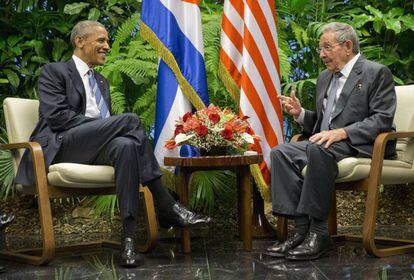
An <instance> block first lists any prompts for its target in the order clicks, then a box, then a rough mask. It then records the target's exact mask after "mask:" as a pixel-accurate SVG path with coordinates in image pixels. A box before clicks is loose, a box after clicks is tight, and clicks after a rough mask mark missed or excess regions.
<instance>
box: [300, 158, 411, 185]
mask: <svg viewBox="0 0 414 280" xmlns="http://www.w3.org/2000/svg"><path fill="white" fill-rule="evenodd" d="M306 168H307V167H306V166H305V168H304V169H303V170H302V175H303V176H305V174H306ZM370 168H371V159H370V158H355V157H349V158H345V159H343V160H341V161H339V162H338V176H337V178H336V180H335V182H336V183H342V182H349V181H356V180H360V179H364V178H367V177H368V175H369V171H370ZM406 182H414V167H413V165H412V164H409V163H407V162H404V161H400V160H384V166H383V169H382V178H381V183H383V184H391V183H392V184H400V183H401V184H402V183H406Z"/></svg>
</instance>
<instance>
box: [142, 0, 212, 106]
mask: <svg viewBox="0 0 414 280" xmlns="http://www.w3.org/2000/svg"><path fill="white" fill-rule="evenodd" d="M162 1H166V0H162ZM150 2H151V4H147V5H146V6H145V8H146V9H147V10H148V11H147V13H144V14H143V15H142V21H143V22H145V23H146V24H147V25H148V26H149V27H150V28H151V29H152V30H153V31H154V32H155V33H156V34H157V35H159V36H158V38H159V40H160V41H161V42H162V43H163V44H164V45H165V46H166V47H167V48H168V50H169V51H170V52H171V53H172V54H173V56H174V58H175V60H176V62H177V64H178V66H179V68H180V71H181V73H182V74H183V76H184V77H185V78H186V79H187V81H188V82H189V83H190V85H191V86H192V87H193V88H194V90H195V91H196V92H197V93H199V96H200V98H201V99H202V101H203V103H204V104H208V93H207V82H206V80H205V79H202V80H200V79H199V78H198V77H200V76H204V77H205V76H206V74H205V67H199V65H204V58H203V55H202V54H201V53H200V52H199V50H198V49H197V48H195V47H194V44H193V43H192V42H191V41H190V40H189V38H187V37H186V35H185V34H184V32H183V31H182V30H183V29H181V28H180V24H179V23H178V22H177V19H176V17H175V14H173V13H172V12H171V11H170V10H169V9H167V8H166V7H165V6H164V5H163V3H161V2H160V1H159V0H151V1H150ZM173 2H174V3H181V4H187V5H188V6H189V7H190V8H191V7H197V6H195V5H194V4H189V3H185V2H181V1H173ZM144 3H149V2H148V1H145V2H144ZM169 8H171V9H172V6H171V4H170V7H169ZM173 10H174V12H175V11H176V10H177V9H176V8H174V9H173ZM151 15H157V16H156V17H155V16H151ZM179 15H180V16H179V18H183V17H184V15H185V12H184V11H180V12H179ZM181 24H183V23H181ZM189 24H194V23H193V22H187V26H188V25H189ZM185 29H186V28H184V30H185ZM159 30H168V32H169V34H168V35H169V36H167V35H166V34H165V32H164V34H163V33H162V32H160V31H159ZM192 33H194V32H192ZM188 62H191V63H188Z"/></svg>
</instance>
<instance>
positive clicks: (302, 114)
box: [294, 108, 305, 125]
mask: <svg viewBox="0 0 414 280" xmlns="http://www.w3.org/2000/svg"><path fill="white" fill-rule="evenodd" d="M294 119H295V121H296V122H297V123H298V124H300V125H303V122H304V119H305V109H303V108H302V109H301V110H300V114H299V116H298V117H297V118H294Z"/></svg>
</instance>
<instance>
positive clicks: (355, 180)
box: [277, 85, 414, 257]
mask: <svg viewBox="0 0 414 280" xmlns="http://www.w3.org/2000/svg"><path fill="white" fill-rule="evenodd" d="M396 93H397V110H396V113H395V118H394V123H395V124H396V130H397V131H396V132H386V133H381V134H379V135H378V136H377V138H376V140H375V144H374V150H373V155H372V159H370V158H355V157H349V158H345V159H343V160H341V161H340V162H338V171H339V172H338V176H337V178H336V181H335V187H336V190H363V191H366V192H367V198H366V201H365V216H364V223H363V233H362V237H358V236H354V235H348V234H346V235H337V217H336V210H337V209H336V196H335V197H334V200H333V204H332V207H331V211H330V214H329V218H328V227H329V231H330V233H331V235H333V237H334V239H335V240H353V241H355V240H362V243H363V246H364V248H365V250H366V251H367V253H369V254H371V255H373V256H376V257H386V256H391V255H397V254H404V253H408V252H414V240H400V239H391V238H379V237H378V238H377V237H375V228H376V216H377V208H378V198H379V195H380V190H379V186H380V184H384V185H390V184H394V185H395V184H406V183H413V182H414V110H413V109H412V106H413V104H414V85H407V86H397V87H396ZM390 139H397V154H398V157H397V159H395V160H385V159H384V152H385V146H386V143H387V141H389V140H390ZM298 140H300V136H299V135H296V136H294V137H293V138H292V141H298ZM305 172H306V167H305V168H304V170H302V174H303V175H304V174H305ZM278 220H279V221H278V228H277V232H278V237H279V238H280V239H283V238H285V237H286V233H287V222H286V220H285V219H284V218H279V219H278ZM377 244H384V245H389V246H391V247H388V248H379V247H378V246H377Z"/></svg>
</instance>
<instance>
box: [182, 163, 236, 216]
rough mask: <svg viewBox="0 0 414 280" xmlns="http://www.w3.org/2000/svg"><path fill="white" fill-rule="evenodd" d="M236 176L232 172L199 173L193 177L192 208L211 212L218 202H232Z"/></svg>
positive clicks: (191, 182) (190, 183)
mask: <svg viewBox="0 0 414 280" xmlns="http://www.w3.org/2000/svg"><path fill="white" fill-rule="evenodd" d="M235 179H236V175H235V174H234V173H233V172H231V171H220V170H214V171H198V172H194V173H193V174H192V176H191V179H190V182H189V187H190V192H191V197H190V207H191V208H192V209H196V210H203V211H208V212H211V211H212V210H213V209H214V207H215V205H216V201H220V200H221V201H223V202H230V201H233V200H234V199H235V191H236V187H235V183H236V180H235Z"/></svg>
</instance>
